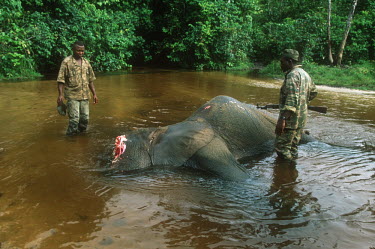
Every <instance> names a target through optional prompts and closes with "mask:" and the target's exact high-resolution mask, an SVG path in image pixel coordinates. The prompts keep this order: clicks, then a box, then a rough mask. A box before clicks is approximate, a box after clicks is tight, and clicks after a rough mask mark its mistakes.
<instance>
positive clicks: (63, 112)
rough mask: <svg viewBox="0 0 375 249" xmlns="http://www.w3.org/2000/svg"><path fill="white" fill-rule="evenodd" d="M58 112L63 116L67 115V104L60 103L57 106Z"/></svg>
mask: <svg viewBox="0 0 375 249" xmlns="http://www.w3.org/2000/svg"><path fill="white" fill-rule="evenodd" d="M57 112H58V113H59V114H60V115H61V116H65V115H66V105H65V104H64V103H61V104H60V105H58V106H57Z"/></svg>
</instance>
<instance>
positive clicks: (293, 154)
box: [275, 129, 302, 160]
mask: <svg viewBox="0 0 375 249" xmlns="http://www.w3.org/2000/svg"><path fill="white" fill-rule="evenodd" d="M301 136H302V129H284V132H283V133H282V134H281V135H280V136H276V141H275V150H276V153H277V155H278V156H279V157H281V158H284V159H288V160H293V159H296V158H297V157H298V143H299V141H300V140H301Z"/></svg>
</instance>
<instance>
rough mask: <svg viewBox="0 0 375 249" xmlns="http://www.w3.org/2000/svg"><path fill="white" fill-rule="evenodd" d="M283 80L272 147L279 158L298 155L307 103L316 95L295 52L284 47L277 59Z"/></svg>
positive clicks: (313, 85) (290, 158) (291, 157)
mask: <svg viewBox="0 0 375 249" xmlns="http://www.w3.org/2000/svg"><path fill="white" fill-rule="evenodd" d="M280 66H281V70H282V71H283V72H284V73H285V80H284V82H283V85H282V87H281V89H280V99H279V108H280V114H279V119H278V121H277V125H276V130H275V133H276V142H275V149H276V152H277V155H278V156H279V157H281V158H283V159H287V160H293V159H296V158H297V156H298V147H297V146H298V143H299V141H300V139H301V135H302V131H303V128H304V127H305V125H306V119H307V105H308V103H309V102H310V101H311V100H312V99H314V98H315V97H316V95H317V94H318V93H317V91H316V87H315V84H314V83H313V82H312V80H311V78H310V76H309V75H308V74H307V73H306V72H305V70H303V69H302V68H301V65H300V64H299V53H298V51H296V50H294V49H285V50H284V51H283V55H282V57H281V59H280Z"/></svg>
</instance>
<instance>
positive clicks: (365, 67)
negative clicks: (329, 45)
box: [259, 61, 375, 91]
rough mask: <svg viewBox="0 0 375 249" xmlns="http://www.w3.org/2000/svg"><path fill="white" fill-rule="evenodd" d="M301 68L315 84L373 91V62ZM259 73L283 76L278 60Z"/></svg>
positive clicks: (307, 65) (275, 76)
mask: <svg viewBox="0 0 375 249" xmlns="http://www.w3.org/2000/svg"><path fill="white" fill-rule="evenodd" d="M303 68H304V69H306V71H307V72H308V73H309V74H310V75H311V77H312V78H313V80H314V82H315V84H317V85H324V86H332V87H345V88H350V89H357V90H370V91H375V62H363V63H361V64H356V65H351V66H345V67H331V66H325V65H317V64H315V63H307V64H304V65H303ZM259 74H260V75H262V76H267V77H272V78H283V74H282V73H281V72H280V63H279V62H278V61H274V62H272V63H271V64H269V65H267V66H265V67H263V68H261V69H260V70H259Z"/></svg>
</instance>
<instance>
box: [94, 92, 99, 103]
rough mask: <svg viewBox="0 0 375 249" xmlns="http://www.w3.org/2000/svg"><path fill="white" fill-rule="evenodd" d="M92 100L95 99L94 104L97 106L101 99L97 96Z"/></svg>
mask: <svg viewBox="0 0 375 249" xmlns="http://www.w3.org/2000/svg"><path fill="white" fill-rule="evenodd" d="M92 98H93V99H94V104H97V103H98V102H99V99H98V97H97V96H96V94H95V95H94V96H93V97H92Z"/></svg>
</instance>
